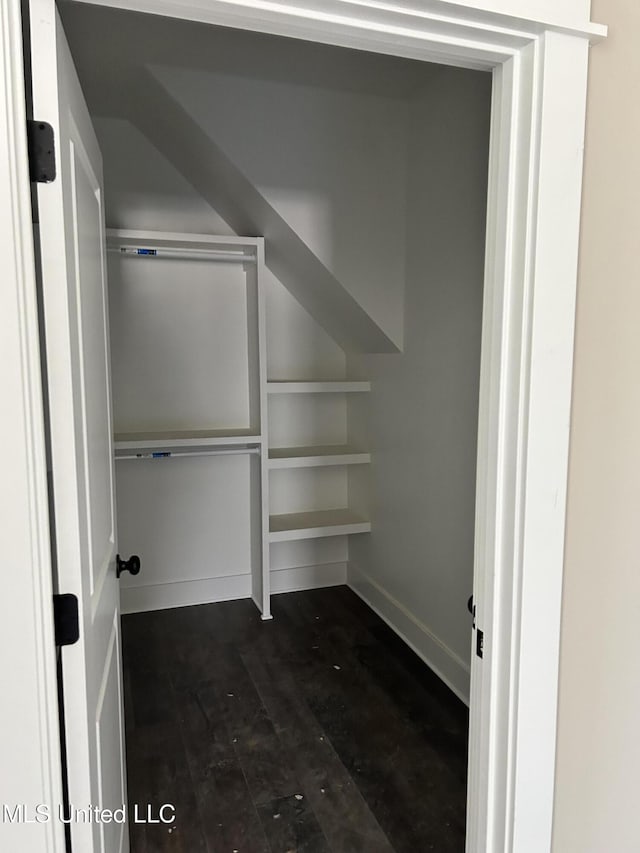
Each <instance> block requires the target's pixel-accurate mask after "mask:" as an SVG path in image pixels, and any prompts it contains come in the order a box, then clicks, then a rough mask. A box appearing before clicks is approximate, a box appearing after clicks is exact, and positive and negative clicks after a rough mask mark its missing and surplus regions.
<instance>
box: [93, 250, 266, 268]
mask: <svg viewBox="0 0 640 853" xmlns="http://www.w3.org/2000/svg"><path fill="white" fill-rule="evenodd" d="M107 251H109V252H113V253H114V254H118V255H121V256H122V257H126V258H161V259H165V258H166V259H169V260H181V261H225V262H227V263H232V264H255V262H256V258H255V255H243V254H240V252H230V251H225V250H223V249H162V248H157V249H156V248H149V247H145V246H108V247H107Z"/></svg>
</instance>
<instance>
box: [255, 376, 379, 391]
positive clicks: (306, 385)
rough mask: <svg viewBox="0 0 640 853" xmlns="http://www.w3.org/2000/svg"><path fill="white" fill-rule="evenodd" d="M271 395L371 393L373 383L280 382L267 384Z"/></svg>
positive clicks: (316, 380)
mask: <svg viewBox="0 0 640 853" xmlns="http://www.w3.org/2000/svg"><path fill="white" fill-rule="evenodd" d="M267 391H268V392H269V394H339V393H342V392H344V391H371V382H369V381H361V380H350V379H310V380H306V379H305V380H300V381H297V380H280V379H271V380H269V381H268V382H267Z"/></svg>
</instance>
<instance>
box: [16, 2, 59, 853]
mask: <svg viewBox="0 0 640 853" xmlns="http://www.w3.org/2000/svg"><path fill="white" fill-rule="evenodd" d="M0 68H1V69H2V74H3V81H4V85H3V86H1V87H0V113H1V114H2V118H3V121H2V122H0V252H1V256H2V265H3V283H2V287H0V341H1V356H0V387H1V388H2V394H3V400H2V404H3V410H4V412H5V413H6V414H7V415H9V417H3V418H2V419H0V424H1V426H0V435H1V438H2V446H3V447H4V449H5V453H4V459H3V472H2V477H0V502H1V510H0V528H1V530H2V536H1V537H0V538H1V540H2V543H3V560H4V561H5V565H6V568H7V573H6V575H5V578H6V579H5V594H4V596H3V601H4V606H3V608H2V632H3V642H2V649H3V658H2V661H3V662H2V676H3V695H4V696H9V697H10V700H11V701H9V702H7V701H5V702H3V703H2V705H1V707H0V730H1V731H2V733H3V739H2V764H3V770H4V772H3V773H2V774H1V780H0V802H2V803H4V804H7V805H9V806H10V807H12V806H15V805H17V804H19V803H20V804H24V805H25V807H26V808H27V809H28V810H29V815H30V817H33V809H34V808H35V806H36V805H37V804H39V803H43V804H46V805H48V806H49V807H50V809H51V814H52V818H53V819H52V820H50V821H48V822H46V823H38V824H32V825H25V824H24V823H23V824H20V823H5V822H3V824H2V846H3V848H5V849H11V850H26V849H28V850H29V853H63V851H64V850H65V842H64V827H63V825H62V824H61V823H59V822H58V821H57V819H56V818H57V809H58V805H59V804H60V803H61V802H62V770H61V756H60V733H59V728H58V696H57V678H56V649H55V641H54V628H53V582H52V566H51V554H50V536H49V510H48V497H47V465H46V455H45V433H44V411H43V397H42V379H41V365H40V343H39V335H38V305H37V295H36V278H35V264H34V244H33V230H32V224H31V201H30V182H29V168H28V162H27V141H26V140H27V137H26V110H25V91H24V75H23V63H22V28H21V11H20V2H19V0H7V2H3V3H2V4H0Z"/></svg>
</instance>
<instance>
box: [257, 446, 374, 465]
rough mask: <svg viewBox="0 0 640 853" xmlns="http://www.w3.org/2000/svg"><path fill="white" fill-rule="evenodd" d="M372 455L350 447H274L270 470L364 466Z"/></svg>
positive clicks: (270, 459) (270, 454)
mask: <svg viewBox="0 0 640 853" xmlns="http://www.w3.org/2000/svg"><path fill="white" fill-rule="evenodd" d="M368 462H371V454H370V453H366V452H364V451H361V450H357V449H356V448H354V447H349V446H348V445H340V444H331V445H328V446H322V447H272V448H270V450H269V468H271V469H274V468H320V467H322V466H328V465H363V464H366V463H368Z"/></svg>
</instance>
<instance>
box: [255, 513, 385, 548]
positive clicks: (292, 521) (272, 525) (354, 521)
mask: <svg viewBox="0 0 640 853" xmlns="http://www.w3.org/2000/svg"><path fill="white" fill-rule="evenodd" d="M370 532H371V522H370V521H367V520H366V519H364V518H362V517H361V516H359V515H357V514H356V513H355V512H352V511H351V510H350V509H328V510H320V511H317V512H294V513H287V514H286V515H271V516H269V541H270V542H289V541H291V540H293V539H320V538H322V537H324V536H346V535H347V534H349V533H370Z"/></svg>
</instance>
